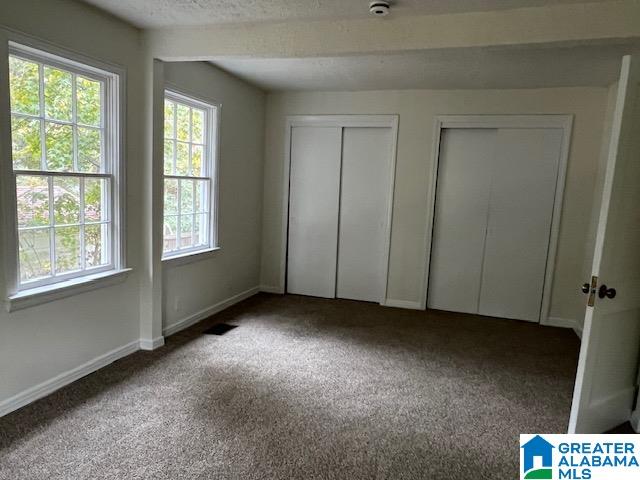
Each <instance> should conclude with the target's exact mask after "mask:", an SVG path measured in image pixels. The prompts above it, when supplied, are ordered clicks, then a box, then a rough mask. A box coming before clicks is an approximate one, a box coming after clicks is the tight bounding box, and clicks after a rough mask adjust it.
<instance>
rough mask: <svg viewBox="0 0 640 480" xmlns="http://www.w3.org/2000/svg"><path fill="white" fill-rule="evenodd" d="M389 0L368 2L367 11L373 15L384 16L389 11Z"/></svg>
mask: <svg viewBox="0 0 640 480" xmlns="http://www.w3.org/2000/svg"><path fill="white" fill-rule="evenodd" d="M389 8H390V7H389V2H387V1H385V0H376V1H374V2H371V3H370V4H369V13H370V14H371V15H373V16H374V17H384V16H385V15H387V14H388V13H389Z"/></svg>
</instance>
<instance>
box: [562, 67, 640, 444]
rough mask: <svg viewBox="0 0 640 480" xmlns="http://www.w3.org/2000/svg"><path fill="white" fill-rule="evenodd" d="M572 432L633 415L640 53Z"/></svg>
mask: <svg viewBox="0 0 640 480" xmlns="http://www.w3.org/2000/svg"><path fill="white" fill-rule="evenodd" d="M592 275H593V277H592V279H591V282H590V283H589V284H585V286H584V287H583V291H584V292H585V293H587V294H588V295H589V300H588V305H587V310H586V314H585V320H584V331H583V338H582V346H581V348H580V360H579V363H578V372H577V375H576V384H575V390H574V394H573V405H572V408H571V418H570V420H569V433H602V432H604V431H606V430H608V429H611V428H613V427H615V426H617V425H619V424H621V423H624V422H626V421H627V420H629V418H630V416H631V411H632V408H633V402H634V398H635V391H636V384H637V378H638V375H637V373H638V358H639V357H638V352H639V350H640V58H637V57H631V56H626V57H624V58H623V60H622V71H621V74H620V81H619V84H618V95H617V99H616V106H615V112H614V117H613V124H612V130H611V144H610V147H609V154H608V159H607V167H606V173H605V180H604V188H603V192H602V205H601V209H600V218H599V221H598V229H597V234H596V243H595V252H594V255H593V267H592Z"/></svg>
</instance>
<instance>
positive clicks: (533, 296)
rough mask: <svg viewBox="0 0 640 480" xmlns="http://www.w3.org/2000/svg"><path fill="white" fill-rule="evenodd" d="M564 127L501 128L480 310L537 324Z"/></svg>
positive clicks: (479, 311) (497, 142) (488, 313)
mask: <svg viewBox="0 0 640 480" xmlns="http://www.w3.org/2000/svg"><path fill="white" fill-rule="evenodd" d="M561 145H562V130H560V129H544V128H527V129H500V130H499V131H498V136H497V141H496V154H495V160H494V166H493V181H492V186H491V198H490V201H489V216H488V229H487V241H486V247H485V255H484V267H483V271H482V282H481V284H482V289H481V294H480V306H479V309H478V313H480V314H481V315H489V316H492V317H503V318H515V319H519V320H530V321H534V322H537V321H539V319H540V307H541V302H542V290H543V287H544V277H545V270H546V265H547V252H548V249H549V235H550V232H551V220H552V215H553V203H554V199H555V192H556V181H557V178H558V165H559V160H560V149H561Z"/></svg>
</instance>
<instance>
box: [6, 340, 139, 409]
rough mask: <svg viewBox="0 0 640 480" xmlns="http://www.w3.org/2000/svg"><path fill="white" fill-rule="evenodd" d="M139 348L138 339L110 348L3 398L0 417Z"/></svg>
mask: <svg viewBox="0 0 640 480" xmlns="http://www.w3.org/2000/svg"><path fill="white" fill-rule="evenodd" d="M139 348H140V342H139V341H138V340H136V341H135V342H131V343H128V344H127V345H124V346H122V347H119V348H116V349H115V350H111V351H110V352H107V353H105V354H103V355H100V356H99V357H96V358H94V359H93V360H90V361H88V362H87V363H84V364H82V365H80V366H78V367H75V368H72V369H71V370H68V371H66V372H64V373H61V374H60V375H56V376H55V377H53V378H51V379H49V380H46V381H44V382H42V383H40V384H38V385H35V386H33V387H31V388H28V389H26V390H24V391H22V392H20V393H18V394H17V395H14V396H13V397H10V398H8V399H6V400H3V401H2V402H0V417H2V416H3V415H6V414H8V413H10V412H13V411H14V410H17V409H18V408H21V407H24V406H25V405H27V404H29V403H31V402H35V401H36V400H38V399H39V398H42V397H46V396H47V395H49V394H51V393H53V392H55V391H56V390H58V389H60V388H62V387H64V386H65V385H69V384H70V383H72V382H75V381H76V380H78V379H80V378H82V377H84V376H86V375H89V374H90V373H93V372H95V371H96V370H99V369H101V368H102V367H106V366H107V365H109V364H110V363H113V362H115V361H116V360H119V359H120V358H122V357H126V356H127V355H130V354H132V353H133V352H135V351H136V350H138V349H139Z"/></svg>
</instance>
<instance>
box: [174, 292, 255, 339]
mask: <svg viewBox="0 0 640 480" xmlns="http://www.w3.org/2000/svg"><path fill="white" fill-rule="evenodd" d="M258 292H260V287H253V288H250V289H249V290H245V291H244V292H240V293H238V294H237V295H234V296H233V297H229V298H227V299H226V300H223V301H221V302H218V303H216V304H215V305H211V306H210V307H207V308H204V309H202V310H200V311H199V312H196V313H194V314H192V315H189V316H188V317H187V318H184V319H182V320H179V321H178V322H176V323H172V324H171V325H167V326H166V327H165V328H164V329H163V334H164V336H165V337H168V336H169V335H173V334H174V333H176V332H179V331H180V330H184V329H185V328H187V327H190V326H191V325H193V324H194V323H198V322H199V321H200V320H204V319H205V318H207V317H210V316H211V315H214V314H216V313H218V312H221V311H222V310H224V309H225V308H229V307H230V306H231V305H235V304H236V303H239V302H241V301H242V300H245V299H247V298H249V297H252V296H254V295H255V294H256V293H258Z"/></svg>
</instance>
